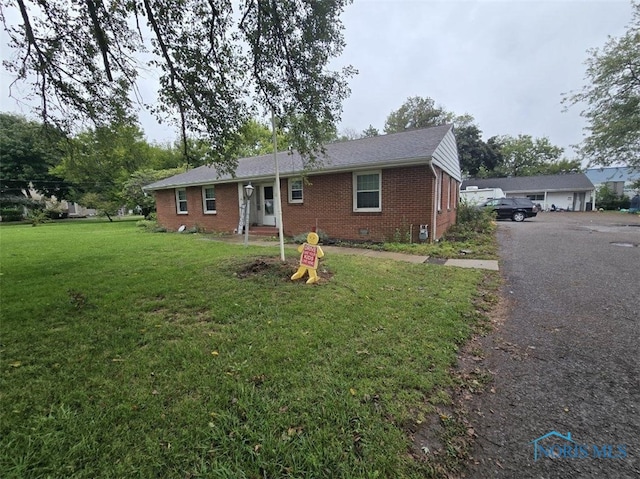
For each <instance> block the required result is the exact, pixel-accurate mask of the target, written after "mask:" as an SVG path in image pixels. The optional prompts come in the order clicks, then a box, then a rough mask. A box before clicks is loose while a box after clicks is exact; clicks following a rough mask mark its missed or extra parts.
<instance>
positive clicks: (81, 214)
mask: <svg viewBox="0 0 640 479" xmlns="http://www.w3.org/2000/svg"><path fill="white" fill-rule="evenodd" d="M29 194H30V195H31V198H33V199H34V200H43V201H44V202H45V206H46V208H47V209H50V210H58V211H60V213H61V214H62V215H64V216H68V217H69V218H85V217H87V216H95V215H96V210H94V209H92V208H85V207H84V206H81V205H79V204H78V203H73V202H68V201H67V200H58V199H57V198H56V197H55V196H50V197H45V196H43V195H41V194H40V193H38V192H37V191H36V190H34V189H33V188H30V189H29Z"/></svg>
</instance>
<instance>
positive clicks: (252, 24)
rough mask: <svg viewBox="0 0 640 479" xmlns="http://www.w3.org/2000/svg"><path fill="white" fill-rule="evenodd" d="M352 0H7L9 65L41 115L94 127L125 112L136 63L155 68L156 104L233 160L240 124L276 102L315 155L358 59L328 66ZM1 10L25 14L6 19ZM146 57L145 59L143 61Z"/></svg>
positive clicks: (215, 156)
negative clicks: (26, 85) (27, 86)
mask: <svg viewBox="0 0 640 479" xmlns="http://www.w3.org/2000/svg"><path fill="white" fill-rule="evenodd" d="M348 3H350V1H349V0H325V1H318V2H300V1H297V0H277V1H276V0H244V1H241V2H232V1H231V0H132V1H126V2H108V3H106V2H104V1H102V0H86V1H82V2H68V1H67V0H2V2H1V3H0V5H1V7H2V12H0V13H1V14H2V15H1V17H2V20H3V21H4V23H5V29H6V30H7V32H8V34H9V36H10V38H11V41H10V47H11V48H13V49H14V51H15V55H14V59H13V60H11V61H8V62H6V67H7V68H8V69H9V71H11V72H13V73H14V74H15V75H16V77H17V79H18V80H23V81H26V82H29V83H30V84H31V85H32V92H33V94H34V95H35V96H36V97H37V98H39V99H40V105H39V107H38V110H39V113H40V114H41V115H42V116H43V117H44V118H45V119H48V120H49V119H51V120H57V121H59V122H63V120H65V121H64V123H65V126H69V123H74V124H77V122H78V121H79V120H83V119H87V118H88V119H90V120H91V121H93V122H94V123H95V124H96V126H97V127H102V126H104V125H108V124H110V123H112V122H114V121H117V120H118V119H119V118H120V117H122V114H123V111H124V112H125V113H128V112H129V111H130V109H131V107H132V98H136V99H137V98H138V95H139V91H138V90H137V88H136V82H137V80H138V71H140V70H144V69H148V68H149V67H151V68H153V69H155V70H156V71H158V72H159V75H160V79H159V80H160V81H159V83H160V90H159V97H158V101H157V103H156V104H155V105H154V106H153V111H154V112H155V113H156V114H157V115H158V116H159V117H160V118H164V119H167V118H169V119H176V120H177V123H178V124H179V125H180V130H181V135H182V137H183V143H182V144H183V146H184V147H185V155H186V156H187V159H188V153H189V151H188V148H187V146H188V145H189V142H188V141H186V140H187V137H197V138H203V139H206V140H207V141H208V144H209V145H210V150H211V151H210V152H209V154H208V158H209V159H210V161H211V162H215V163H217V164H218V167H220V168H221V169H233V168H234V166H235V158H233V157H231V156H230V155H231V154H232V153H233V152H234V151H235V150H234V149H233V148H232V145H233V144H234V142H235V141H238V140H239V136H240V130H241V128H242V127H243V125H245V123H246V121H247V120H248V119H249V118H251V117H252V116H253V114H254V113H255V110H256V109H257V108H259V107H261V108H262V110H266V111H270V110H274V111H275V113H276V116H277V117H278V119H279V125H280V127H281V128H283V129H287V130H288V132H289V134H290V136H291V143H292V146H293V147H294V148H295V149H297V150H298V151H300V152H301V153H302V154H303V155H306V156H307V157H309V158H311V159H312V158H314V157H315V154H314V152H316V151H318V150H321V149H322V144H323V140H324V136H323V135H324V134H325V133H326V124H328V123H330V124H337V122H338V121H339V118H340V113H341V103H342V100H343V99H344V98H345V97H346V96H347V94H348V87H347V83H346V80H347V78H348V77H349V76H351V75H352V74H354V73H355V70H353V69H352V68H351V67H345V68H343V69H342V70H340V71H330V70H328V64H329V62H330V60H331V59H332V58H334V57H337V56H338V55H339V54H340V53H341V52H342V49H343V47H344V40H343V35H342V29H343V27H342V23H341V21H340V19H339V16H340V14H341V13H342V11H343V9H344V7H345V6H346V5H347V4H348ZM5 9H15V11H16V13H17V17H18V18H19V19H20V21H19V22H18V23H17V24H14V25H11V24H8V23H7V22H8V20H7V19H8V18H13V17H14V16H15V15H7V14H5V12H4V10H5ZM143 56H145V57H146V58H147V59H148V60H147V64H146V65H145V64H143V62H142V61H141V58H143Z"/></svg>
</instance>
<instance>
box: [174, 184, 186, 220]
mask: <svg viewBox="0 0 640 479" xmlns="http://www.w3.org/2000/svg"><path fill="white" fill-rule="evenodd" d="M176 212H177V213H178V214H179V215H186V214H187V213H188V210H187V189H186V188H177V189H176Z"/></svg>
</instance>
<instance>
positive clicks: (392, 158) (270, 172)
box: [145, 125, 460, 190]
mask: <svg viewBox="0 0 640 479" xmlns="http://www.w3.org/2000/svg"><path fill="white" fill-rule="evenodd" d="M429 161H433V162H434V163H435V164H436V165H437V166H439V167H440V168H442V169H443V170H444V171H446V172H447V173H449V174H450V175H451V176H452V177H454V178H456V179H458V180H460V163H459V161H458V153H457V147H456V143H455V137H454V135H453V126H452V125H442V126H435V127H431V128H422V129H416V130H409V131H404V132H401V133H393V134H389V135H380V136H374V137H369V138H361V139H358V140H352V141H344V142H338V143H331V144H329V145H326V156H325V157H320V158H319V163H320V164H319V166H318V167H317V168H315V169H313V170H305V164H304V161H303V159H302V157H301V156H300V155H299V154H298V153H297V152H293V153H289V152H286V151H282V152H279V153H278V168H279V170H280V174H281V175H282V176H285V177H286V176H292V175H299V174H301V173H303V172H306V173H309V174H312V173H321V172H332V171H348V170H357V169H364V168H372V167H378V168H379V167H385V166H403V165H408V164H416V163H420V162H429ZM274 176H275V164H274V161H273V154H268V155H261V156H255V157H251V158H241V159H240V160H238V167H237V168H236V171H235V176H232V175H230V174H220V173H219V172H218V171H217V170H216V168H215V167H214V166H200V167H198V168H194V169H193V170H190V171H187V172H185V173H181V174H179V175H175V176H172V177H170V178H166V179H164V180H161V181H157V182H155V183H152V184H150V185H147V186H146V187H145V189H146V190H160V189H167V188H175V187H181V186H189V185H200V184H207V183H222V182H228V181H236V180H257V179H262V178H273V177H274Z"/></svg>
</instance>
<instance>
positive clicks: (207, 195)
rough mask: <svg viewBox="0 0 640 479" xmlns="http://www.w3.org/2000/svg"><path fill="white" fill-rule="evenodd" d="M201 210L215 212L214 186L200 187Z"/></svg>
mask: <svg viewBox="0 0 640 479" xmlns="http://www.w3.org/2000/svg"><path fill="white" fill-rule="evenodd" d="M202 211H203V212H204V213H205V214H214V213H215V212H216V188H215V186H203V187H202Z"/></svg>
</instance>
